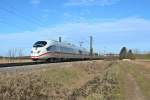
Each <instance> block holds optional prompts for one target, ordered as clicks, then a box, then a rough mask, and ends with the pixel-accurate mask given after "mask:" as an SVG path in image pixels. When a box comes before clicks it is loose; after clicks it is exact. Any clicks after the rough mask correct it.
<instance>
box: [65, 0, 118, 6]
mask: <svg viewBox="0 0 150 100" xmlns="http://www.w3.org/2000/svg"><path fill="white" fill-rule="evenodd" d="M118 1H120V0H68V2H67V3H65V5H69V6H79V5H84V6H92V5H99V6H105V5H112V4H115V3H117V2H118Z"/></svg>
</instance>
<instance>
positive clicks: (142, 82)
mask: <svg viewBox="0 0 150 100" xmlns="http://www.w3.org/2000/svg"><path fill="white" fill-rule="evenodd" d="M125 65H126V68H127V71H128V72H129V73H130V74H132V75H133V76H134V78H135V79H136V81H137V83H138V85H139V86H140V88H141V90H142V92H143V94H144V95H145V96H146V97H147V98H148V99H150V95H149V94H150V84H149V83H150V78H148V76H147V75H149V74H150V69H149V68H145V67H144V66H142V65H137V64H133V63H125Z"/></svg>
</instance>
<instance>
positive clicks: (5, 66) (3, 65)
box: [0, 57, 118, 68]
mask: <svg viewBox="0 0 150 100" xmlns="http://www.w3.org/2000/svg"><path fill="white" fill-rule="evenodd" d="M116 59H118V58H115V57H113V58H111V57H107V58H104V57H103V58H102V57H101V58H92V59H86V60H116ZM86 60H82V59H76V60H65V61H54V62H46V61H41V62H22V63H2V64H0V68H7V67H16V66H27V65H38V64H48V63H61V62H73V61H86Z"/></svg>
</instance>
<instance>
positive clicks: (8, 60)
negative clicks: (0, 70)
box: [0, 58, 31, 64]
mask: <svg viewBox="0 0 150 100" xmlns="http://www.w3.org/2000/svg"><path fill="white" fill-rule="evenodd" d="M21 62H31V60H30V59H10V58H0V64H3V63H21Z"/></svg>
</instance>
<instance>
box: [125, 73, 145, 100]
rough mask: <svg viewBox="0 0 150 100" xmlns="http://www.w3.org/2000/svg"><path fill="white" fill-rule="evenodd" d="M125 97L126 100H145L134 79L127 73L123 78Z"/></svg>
mask: <svg viewBox="0 0 150 100" xmlns="http://www.w3.org/2000/svg"><path fill="white" fill-rule="evenodd" d="M125 97H126V98H125V99H126V100H146V98H145V96H144V95H143V94H142V92H141V90H140V88H139V86H138V84H137V82H136V80H135V79H134V77H133V76H132V75H131V74H129V73H128V74H127V75H126V80H125Z"/></svg>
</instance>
